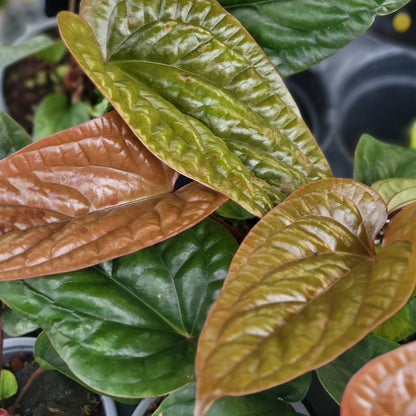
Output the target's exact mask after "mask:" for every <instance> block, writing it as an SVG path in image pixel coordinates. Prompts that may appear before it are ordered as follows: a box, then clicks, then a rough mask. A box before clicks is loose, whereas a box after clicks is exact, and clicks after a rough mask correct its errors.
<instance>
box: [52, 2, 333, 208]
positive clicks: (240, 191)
mask: <svg viewBox="0 0 416 416" xmlns="http://www.w3.org/2000/svg"><path fill="white" fill-rule="evenodd" d="M81 16H82V17H79V16H76V15H74V14H71V13H67V12H64V13H61V14H60V15H59V17H58V22H59V27H60V31H61V35H62V37H63V39H64V40H65V42H66V44H67V46H68V48H69V49H70V51H71V52H72V54H73V55H74V56H75V58H76V59H77V60H78V62H79V64H80V65H81V67H82V68H83V69H84V71H85V72H86V73H87V75H88V76H89V77H90V78H91V79H92V80H93V81H94V82H95V84H96V85H97V87H98V88H99V89H100V90H101V92H102V93H103V94H104V95H105V96H106V97H107V98H108V99H109V100H110V101H111V102H112V104H113V106H114V107H115V108H116V110H117V111H118V112H119V113H120V114H121V115H122V117H123V118H124V119H125V120H126V121H127V123H128V124H129V125H130V126H131V127H132V129H133V130H134V132H135V133H136V134H137V136H138V137H139V138H140V140H142V141H143V142H144V143H145V144H146V146H147V147H148V148H149V149H150V150H151V151H152V152H154V153H155V154H157V156H158V157H160V158H161V159H162V160H163V161H165V162H166V163H167V164H168V165H169V166H171V167H173V168H174V169H176V170H177V171H179V172H180V173H182V174H184V175H185V176H188V177H191V178H193V179H195V180H197V181H199V182H201V183H204V184H206V185H207V186H209V187H211V188H213V189H216V190H218V191H220V192H223V193H225V194H226V195H227V196H228V197H230V198H231V199H233V200H235V201H236V202H238V203H239V204H240V205H242V206H243V207H244V208H246V209H247V210H248V211H250V212H252V213H253V214H255V215H257V216H262V215H264V214H265V213H266V212H268V211H269V210H270V209H271V208H272V207H273V206H274V205H276V204H277V203H278V202H280V201H282V200H283V199H284V197H285V196H286V195H288V194H289V193H290V192H292V191H293V190H295V189H297V188H299V187H300V186H301V185H303V184H305V183H308V182H310V181H314V180H317V179H320V178H323V177H328V176H331V172H330V169H329V167H328V164H327V161H326V159H325V157H324V156H323V154H322V152H321V151H320V149H319V147H318V146H317V144H316V141H315V139H314V138H313V136H312V135H311V133H310V131H309V130H308V128H307V127H306V125H305V123H304V121H303V120H302V119H301V118H300V117H299V112H298V109H297V108H296V106H295V104H294V101H293V99H292V98H291V96H290V95H289V93H288V91H287V89H286V87H285V85H284V83H283V81H282V79H281V78H280V76H279V75H278V74H277V72H276V71H275V68H274V67H273V65H272V64H271V62H270V61H269V59H268V58H267V56H266V55H265V54H264V53H263V51H262V50H261V49H260V48H259V46H258V45H257V44H256V42H254V40H253V39H252V38H251V37H250V36H249V35H248V33H247V32H246V31H245V30H244V28H243V27H242V26H241V25H240V24H239V23H238V21H237V20H235V19H234V18H233V17H232V16H231V15H230V14H229V13H227V12H226V11H225V10H224V9H223V8H222V7H220V6H219V5H218V3H216V2H215V1H213V0H192V1H190V0H169V1H153V0H152V1H150V0H149V1H139V0H135V1H125V0H123V1H116V0H106V1H102V2H97V1H94V0H86V1H83V3H82V8H81ZM84 19H85V20H84Z"/></svg>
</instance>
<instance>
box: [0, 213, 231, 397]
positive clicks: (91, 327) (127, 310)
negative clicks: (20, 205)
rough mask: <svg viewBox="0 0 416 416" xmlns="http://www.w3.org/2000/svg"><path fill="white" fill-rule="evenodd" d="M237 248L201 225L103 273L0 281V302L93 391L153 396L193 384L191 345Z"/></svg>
mask: <svg viewBox="0 0 416 416" xmlns="http://www.w3.org/2000/svg"><path fill="white" fill-rule="evenodd" d="M236 249H237V244H236V242H235V240H234V239H233V237H232V236H231V235H230V234H229V233H228V232H227V231H226V230H225V229H224V228H223V227H222V226H221V225H219V224H218V223H216V222H215V221H213V220H205V221H203V222H201V223H199V224H198V225H196V226H195V227H193V228H191V229H189V230H186V231H184V232H182V233H180V234H179V235H176V236H175V237H172V238H170V239H168V240H166V241H163V242H162V243H159V244H157V245H154V246H152V247H148V248H146V249H143V250H140V251H138V252H135V253H132V254H130V255H128V256H124V257H121V258H119V259H116V260H114V261H113V262H111V263H107V264H106V265H105V266H102V267H98V266H97V267H95V268H90V269H84V270H80V271H77V272H72V273H67V274H62V275H56V276H44V277H38V278H33V279H26V280H18V281H9V282H1V283H0V297H1V299H2V300H3V301H4V302H5V303H6V304H7V305H9V306H10V307H11V308H13V309H14V310H16V311H17V312H18V313H19V314H21V315H22V316H25V317H27V318H30V319H33V321H35V322H36V323H37V324H38V325H39V326H41V327H42V329H43V330H44V331H45V332H46V334H47V335H48V337H49V339H50V341H51V343H52V345H53V347H54V348H55V349H56V351H57V353H58V354H59V355H60V357H61V358H62V359H63V360H64V362H65V363H66V364H67V365H68V367H69V369H70V371H71V372H72V373H73V374H74V376H75V377H77V378H79V379H80V380H81V381H82V382H83V383H85V384H87V385H88V386H90V387H91V388H93V389H94V390H97V391H100V392H103V393H105V394H109V395H112V396H118V397H146V396H147V397H148V396H157V395H161V394H164V393H167V392H170V391H172V390H175V389H177V388H179V387H181V386H182V385H184V384H186V383H187V382H188V381H190V380H191V379H193V378H194V359H195V352H196V339H197V337H198V335H199V331H200V329H201V327H202V324H203V322H204V321H205V317H206V314H207V311H208V308H209V307H210V306H211V304H212V302H213V301H214V299H215V298H216V296H217V294H218V291H219V290H220V288H221V285H222V282H223V279H224V278H225V276H226V273H227V270H228V267H229V264H230V262H231V259H232V256H233V255H234V253H235V251H236ZM105 270H106V271H105Z"/></svg>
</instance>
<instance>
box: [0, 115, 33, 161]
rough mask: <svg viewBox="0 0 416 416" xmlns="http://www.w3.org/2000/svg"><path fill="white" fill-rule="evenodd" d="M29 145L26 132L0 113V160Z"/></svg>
mask: <svg viewBox="0 0 416 416" xmlns="http://www.w3.org/2000/svg"><path fill="white" fill-rule="evenodd" d="M30 143H32V140H31V139H30V136H29V135H28V134H27V132H26V130H25V129H24V128H23V127H21V126H19V124H17V123H16V122H15V121H14V120H13V119H12V118H10V117H9V116H8V115H7V114H5V113H3V112H1V111H0V160H1V159H4V158H5V157H6V156H9V155H11V154H12V153H14V152H16V151H17V150H19V149H21V148H22V147H24V146H27V145H28V144H30Z"/></svg>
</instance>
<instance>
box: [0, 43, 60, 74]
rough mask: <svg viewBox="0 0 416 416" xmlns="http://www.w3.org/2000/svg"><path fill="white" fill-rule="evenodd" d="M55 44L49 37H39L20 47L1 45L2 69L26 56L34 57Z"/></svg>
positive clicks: (0, 61) (0, 59) (19, 45)
mask: <svg viewBox="0 0 416 416" xmlns="http://www.w3.org/2000/svg"><path fill="white" fill-rule="evenodd" d="M52 44H53V39H52V38H50V37H49V36H47V35H38V36H34V37H33V38H30V39H26V40H25V41H24V42H22V43H20V44H18V45H0V69H2V68H5V67H6V66H8V65H11V64H13V63H15V62H17V61H19V60H20V59H22V58H25V57H26V56H29V55H33V54H34V53H36V52H39V51H41V50H42V49H45V48H47V47H48V46H50V45H52Z"/></svg>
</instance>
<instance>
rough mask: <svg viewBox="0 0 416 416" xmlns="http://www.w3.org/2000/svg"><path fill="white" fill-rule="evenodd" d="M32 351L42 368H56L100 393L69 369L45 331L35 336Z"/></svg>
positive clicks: (125, 400)
mask: <svg viewBox="0 0 416 416" xmlns="http://www.w3.org/2000/svg"><path fill="white" fill-rule="evenodd" d="M33 353H34V355H35V360H36V362H37V363H38V364H39V365H40V366H41V367H42V368H43V369H44V370H56V371H59V372H60V373H62V374H64V375H65V376H67V377H69V378H71V379H72V380H74V381H76V382H77V383H78V384H81V385H83V386H84V387H85V388H87V389H89V390H91V391H93V392H94V393H97V394H100V392H98V391H95V390H94V389H91V387H90V386H87V385H86V384H85V383H83V382H82V381H81V380H80V379H79V378H78V377H76V376H75V374H74V373H73V372H72V371H71V369H70V368H69V367H68V366H67V364H66V363H65V361H64V360H63V359H62V358H61V357H60V356H59V354H58V353H57V352H56V350H55V348H53V346H52V343H51V341H50V340H49V338H48V336H47V335H46V334H45V332H42V333H41V334H40V335H38V337H37V338H36V342H35V345H34V347H33ZM113 399H115V400H117V401H119V402H121V403H125V404H137V401H138V400H137V399H122V398H120V397H113Z"/></svg>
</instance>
